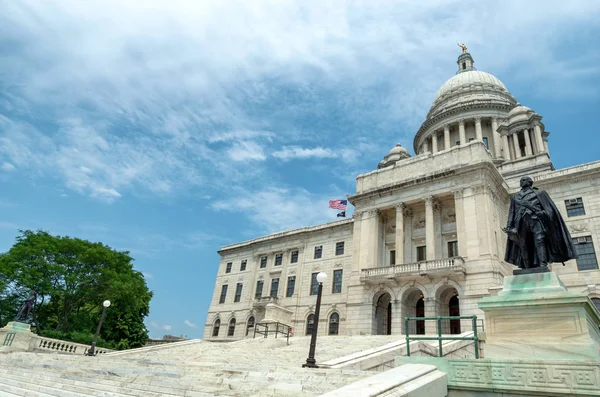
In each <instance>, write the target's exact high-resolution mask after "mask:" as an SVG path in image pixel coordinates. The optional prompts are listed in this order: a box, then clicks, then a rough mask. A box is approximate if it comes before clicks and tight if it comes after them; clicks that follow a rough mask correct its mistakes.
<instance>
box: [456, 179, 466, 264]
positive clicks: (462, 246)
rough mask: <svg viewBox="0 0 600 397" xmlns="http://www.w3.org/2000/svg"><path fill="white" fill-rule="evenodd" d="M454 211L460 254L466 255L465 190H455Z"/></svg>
mask: <svg viewBox="0 0 600 397" xmlns="http://www.w3.org/2000/svg"><path fill="white" fill-rule="evenodd" d="M454 213H455V214H456V241H458V253H457V255H458V256H462V257H464V256H466V254H467V250H466V244H467V242H466V238H467V235H466V226H465V214H464V206H463V190H462V189H460V190H456V191H454Z"/></svg>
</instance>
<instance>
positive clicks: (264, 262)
mask: <svg viewBox="0 0 600 397" xmlns="http://www.w3.org/2000/svg"><path fill="white" fill-rule="evenodd" d="M265 267H267V256H266V255H263V256H261V257H260V268H261V269H264V268H265Z"/></svg>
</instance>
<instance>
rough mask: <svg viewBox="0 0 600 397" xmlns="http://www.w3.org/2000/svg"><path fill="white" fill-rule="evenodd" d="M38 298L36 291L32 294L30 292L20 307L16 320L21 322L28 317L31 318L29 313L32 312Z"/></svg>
mask: <svg viewBox="0 0 600 397" xmlns="http://www.w3.org/2000/svg"><path fill="white" fill-rule="evenodd" d="M36 298H37V295H36V293H35V291H33V292H32V293H31V294H29V297H28V298H27V299H26V300H25V302H23V304H22V305H21V309H19V313H18V314H17V316H16V317H15V320H14V321H19V322H24V321H27V319H28V318H29V314H31V312H32V310H33V306H34V304H35V300H36Z"/></svg>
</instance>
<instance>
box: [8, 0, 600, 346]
mask: <svg viewBox="0 0 600 397" xmlns="http://www.w3.org/2000/svg"><path fill="white" fill-rule="evenodd" d="M1 7H2V12H1V13H0V251H3V250H7V249H9V248H10V246H11V245H12V244H13V242H14V238H15V237H16V235H17V229H23V228H32V229H37V228H42V229H45V230H48V231H50V232H51V233H54V234H61V235H64V234H68V235H71V236H78V237H81V238H86V239H90V240H94V241H102V242H104V243H106V244H109V245H111V246H112V247H114V248H117V249H120V250H129V251H131V253H132V255H133V256H134V257H135V258H136V262H135V265H136V268H137V269H139V270H140V271H143V272H144V273H145V274H146V275H147V280H148V284H149V286H150V288H151V289H152V290H153V291H154V293H155V295H154V299H153V301H152V304H151V313H150V316H149V318H148V321H147V324H148V327H149V329H150V334H151V336H153V337H161V336H162V335H163V334H166V333H172V334H187V335H188V336H189V337H201V336H202V327H203V324H204V322H205V318H206V311H207V309H208V306H209V303H210V298H211V295H212V292H213V282H214V279H215V275H216V270H217V265H218V261H219V257H218V255H217V254H216V251H217V249H218V248H219V247H220V246H221V245H223V244H228V243H232V242H236V241H241V240H246V239H249V238H253V237H256V236H260V235H263V234H265V233H271V232H275V231H279V230H283V229H288V228H294V227H299V226H305V225H312V224H317V223H321V222H325V221H329V220H332V219H335V211H332V210H329V209H328V208H327V200H329V199H331V198H343V197H344V195H345V194H346V193H352V192H353V191H354V178H355V176H356V175H357V174H358V173H362V172H367V171H370V170H372V169H375V168H376V166H377V163H378V162H379V161H380V160H381V159H382V157H383V156H384V155H385V154H386V153H387V151H388V150H389V149H390V148H391V147H392V146H393V145H394V144H395V143H396V142H400V143H401V144H402V145H403V146H406V147H408V148H409V149H410V151H411V152H413V148H412V138H413V136H414V133H415V132H416V130H417V129H418V127H419V125H420V123H421V122H422V121H423V118H424V116H425V114H426V113H427V110H428V109H429V106H430V105H431V102H432V100H433V98H434V96H435V93H436V91H437V89H438V88H439V87H440V86H441V85H442V84H443V83H444V81H446V80H447V79H448V78H450V77H451V76H453V75H454V73H455V72H456V69H457V66H456V57H457V56H458V55H459V53H460V49H459V48H458V47H457V45H456V42H457V41H460V42H465V43H466V44H467V46H468V47H469V52H470V53H471V54H472V55H473V58H474V59H475V66H476V67H477V68H478V69H479V70H484V71H487V72H490V73H492V74H494V75H496V76H497V77H499V78H500V79H501V80H502V81H503V82H504V83H505V84H506V86H507V87H508V89H509V90H510V91H511V92H512V94H513V95H514V96H515V97H516V98H517V99H518V100H519V101H520V102H521V103H522V104H524V105H526V106H529V107H531V108H532V109H534V110H536V111H537V112H538V113H539V114H541V115H542V116H544V122H545V124H546V129H547V130H548V131H551V135H550V152H551V155H552V159H553V161H554V164H555V166H556V167H557V168H562V167H566V166H571V165H575V164H580V163H584V162H589V161H593V160H598V159H599V158H600V156H599V155H598V153H599V151H598V143H600V140H599V138H598V136H597V131H596V130H597V125H598V123H597V119H596V118H597V115H598V113H599V109H600V91H599V86H600V45H599V44H598V42H599V39H600V23H599V22H598V21H600V2H599V1H595V0H588V1H577V0H570V1H549V0H540V1H527V2H523V1H520V0H517V1H508V0H502V1H494V0H487V1H481V0H472V1H468V0H457V1H453V0H444V1H442V0H428V1H408V0H404V1H400V0H396V1H373V0H368V1H323V0H319V1H307V0H302V1H300V0H298V1H286V0H278V1H266V0H265V1H262V0H256V1H229V0H219V1H217V0H214V1H206V0H204V1H202V0H188V1H183V0H170V1H158V0H145V1H134V0H131V1H128V0H102V1H100V0H92V1H80V0H72V1H68V0H60V1H59V0H56V1H50V0H48V1H44V2H40V1H36V0H19V1H4V2H2V6H1Z"/></svg>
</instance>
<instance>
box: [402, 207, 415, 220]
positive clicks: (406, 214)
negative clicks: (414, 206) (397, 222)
mask: <svg viewBox="0 0 600 397" xmlns="http://www.w3.org/2000/svg"><path fill="white" fill-rule="evenodd" d="M402 214H403V215H404V217H405V218H412V216H413V212H412V210H411V209H410V208H409V207H406V206H405V207H404V211H403V212H402Z"/></svg>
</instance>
